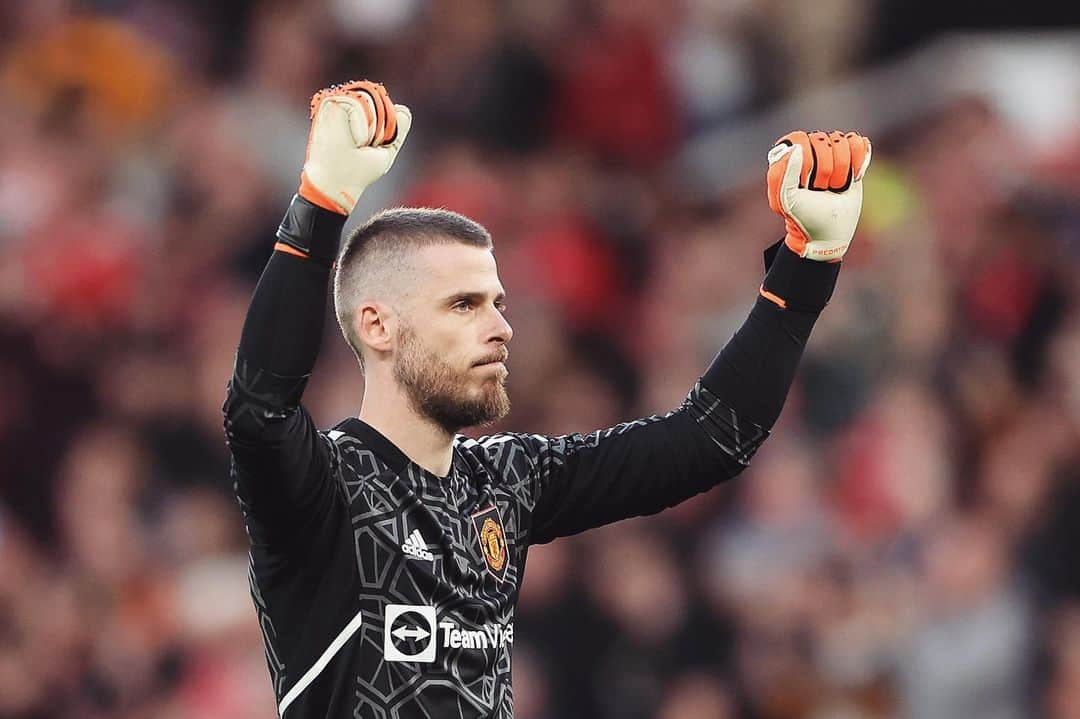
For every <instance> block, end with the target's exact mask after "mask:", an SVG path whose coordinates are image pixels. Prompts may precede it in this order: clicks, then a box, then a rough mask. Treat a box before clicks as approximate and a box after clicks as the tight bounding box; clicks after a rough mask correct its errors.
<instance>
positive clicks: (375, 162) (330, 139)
mask: <svg viewBox="0 0 1080 719" xmlns="http://www.w3.org/2000/svg"><path fill="white" fill-rule="evenodd" d="M411 126H412V114H411V113H410V112H409V108H407V107H405V106H404V105H395V104H393V103H392V102H391V100H390V96H389V95H388V94H387V93H386V89H385V88H383V86H382V85H379V84H378V83H374V82H369V81H367V80H359V81H354V82H349V83H345V84H344V85H334V86H333V87H328V88H326V89H325V90H320V91H319V92H317V93H315V95H314V97H312V98H311V131H310V133H309V134H308V145H307V155H306V157H305V158H304V169H303V171H302V172H301V173H300V190H299V192H298V193H297V194H298V195H300V197H302V198H304V199H305V200H307V201H308V202H311V203H312V204H315V205H318V206H319V207H322V208H323V209H326V210H330V211H331V212H337V213H339V214H342V215H348V214H349V213H350V212H352V209H353V208H354V207H355V206H356V201H357V200H358V199H359V198H360V195H361V193H363V191H364V190H365V189H366V188H367V187H368V185H370V184H371V183H373V182H375V181H376V180H378V179H379V178H380V177H382V176H383V175H384V174H386V171H387V170H389V169H390V166H391V165H392V164H393V163H394V158H395V157H397V154H398V150H400V149H401V145H402V143H404V142H405V138H406V136H407V135H408V134H409V128H410V127H411Z"/></svg>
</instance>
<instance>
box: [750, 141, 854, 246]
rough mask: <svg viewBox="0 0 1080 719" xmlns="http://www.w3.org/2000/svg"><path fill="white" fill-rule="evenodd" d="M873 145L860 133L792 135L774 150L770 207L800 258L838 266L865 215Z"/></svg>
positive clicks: (769, 178)
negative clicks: (864, 199)
mask: <svg viewBox="0 0 1080 719" xmlns="http://www.w3.org/2000/svg"><path fill="white" fill-rule="evenodd" d="M870 154H871V146H870V140H868V139H867V138H865V137H863V136H862V135H859V134H858V133H855V132H846V133H845V132H841V131H840V130H836V131H834V132H828V133H826V132H811V133H809V134H808V133H806V132H804V131H802V130H798V131H796V132H789V133H788V134H786V135H784V136H783V137H781V138H780V139H779V140H777V141H776V145H774V146H773V148H772V149H771V150H770V151H769V171H768V186H769V189H768V193H769V207H771V208H772V209H773V212H775V213H777V214H778V215H780V216H781V217H783V218H784V227H785V229H786V231H787V234H786V236H785V237H784V241H785V243H786V244H787V246H788V247H789V248H791V251H792V252H794V253H795V254H797V255H798V256H799V257H805V258H806V259H808V260H818V261H821V262H839V261H840V259H841V258H843V256H844V253H846V252H847V249H848V246H849V245H850V244H851V238H852V237H853V236H854V235H855V226H856V225H857V224H858V222H859V213H860V212H861V210H862V179H863V177H864V176H865V175H866V169H867V168H868V167H869V166H870Z"/></svg>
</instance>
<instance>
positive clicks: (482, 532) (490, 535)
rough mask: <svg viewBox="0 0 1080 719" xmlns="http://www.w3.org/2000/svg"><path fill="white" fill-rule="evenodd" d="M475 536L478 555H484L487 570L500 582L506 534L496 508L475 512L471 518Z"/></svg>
mask: <svg viewBox="0 0 1080 719" xmlns="http://www.w3.org/2000/svg"><path fill="white" fill-rule="evenodd" d="M472 520H473V526H474V527H476V536H477V538H478V539H479V540H480V553H481V554H483V555H484V561H485V562H487V566H488V569H489V570H490V571H491V573H492V574H494V575H495V577H496V578H497V579H499V580H500V581H501V580H502V578H503V577H505V576H506V565H507V564H508V561H507V550H506V532H504V531H503V525H502V520H501V519H500V518H499V510H498V509H497V508H496V507H488V508H487V509H485V510H483V511H481V512H477V513H476V514H474V515H473V516H472Z"/></svg>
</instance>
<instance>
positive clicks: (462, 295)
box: [445, 291, 506, 304]
mask: <svg viewBox="0 0 1080 719" xmlns="http://www.w3.org/2000/svg"><path fill="white" fill-rule="evenodd" d="M487 296H488V294H487V293H486V292H469V291H464V292H455V293H454V294H452V295H450V296H449V297H447V298H446V300H445V301H446V303H447V304H453V303H455V302H460V301H461V300H469V301H470V302H476V303H478V304H479V303H480V302H483V301H484V299H485V298H486V297H487ZM505 301H506V293H505V292H499V293H498V294H496V295H495V302H496V303H499V302H505Z"/></svg>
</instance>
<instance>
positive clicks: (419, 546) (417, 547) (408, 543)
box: [401, 529, 435, 562]
mask: <svg viewBox="0 0 1080 719" xmlns="http://www.w3.org/2000/svg"><path fill="white" fill-rule="evenodd" d="M401 551H403V552H405V554H407V555H409V556H410V557H412V558H413V559H423V560H424V561H426V562H434V561H435V555H434V554H432V553H431V552H429V551H428V548H427V542H425V541H424V538H423V537H422V536H420V530H419V529H414V530H413V531H412V534H410V535H409V538H408V539H406V540H405V542H404V543H403V544H402V545H401Z"/></svg>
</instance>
